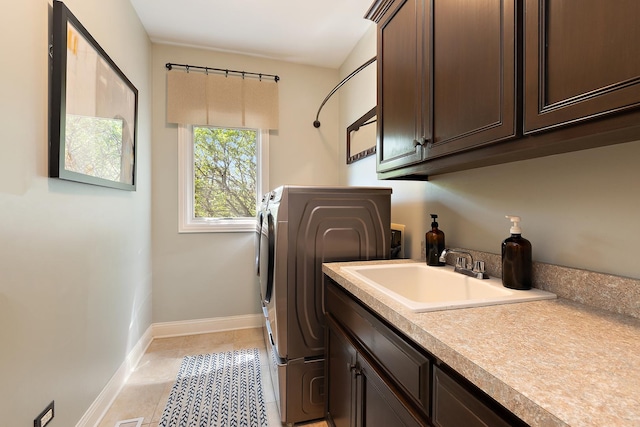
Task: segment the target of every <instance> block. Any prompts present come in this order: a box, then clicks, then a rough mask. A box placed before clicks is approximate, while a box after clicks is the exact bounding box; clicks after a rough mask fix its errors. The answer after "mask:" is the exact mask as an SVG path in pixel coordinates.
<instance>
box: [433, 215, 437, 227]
mask: <svg viewBox="0 0 640 427" xmlns="http://www.w3.org/2000/svg"><path fill="white" fill-rule="evenodd" d="M437 219H438V215H437V214H431V227H437V226H438V222H437Z"/></svg>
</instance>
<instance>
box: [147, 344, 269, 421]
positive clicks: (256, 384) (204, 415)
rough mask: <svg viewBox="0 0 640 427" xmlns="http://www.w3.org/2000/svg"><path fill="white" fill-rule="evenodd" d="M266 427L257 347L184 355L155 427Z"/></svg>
mask: <svg viewBox="0 0 640 427" xmlns="http://www.w3.org/2000/svg"><path fill="white" fill-rule="evenodd" d="M227 426H233V427H235V426H238V427H240V426H256V427H266V426H267V413H266V409H265V403H264V396H263V393H262V381H261V376H260V356H259V352H258V349H257V348H253V349H246V350H235V351H229V352H226V353H215V354H200V355H197V356H187V357H185V358H184V359H183V360H182V365H181V366H180V371H179V372H178V377H177V379H176V382H175V384H174V385H173V388H172V389H171V394H170V395H169V400H168V401H167V406H166V407H165V408H164V412H163V413H162V418H161V420H160V424H158V427H227Z"/></svg>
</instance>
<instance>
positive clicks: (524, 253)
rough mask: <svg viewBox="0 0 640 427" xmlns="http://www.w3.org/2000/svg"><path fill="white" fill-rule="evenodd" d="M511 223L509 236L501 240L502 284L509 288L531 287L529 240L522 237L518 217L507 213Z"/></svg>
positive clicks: (531, 264) (531, 262) (531, 265)
mask: <svg viewBox="0 0 640 427" xmlns="http://www.w3.org/2000/svg"><path fill="white" fill-rule="evenodd" d="M506 217H507V218H509V219H510V220H511V222H512V223H513V225H512V226H511V237H509V238H507V239H505V240H504V242H502V284H503V285H504V286H505V287H507V288H511V289H521V290H524V289H531V275H532V274H531V273H532V270H533V261H532V258H531V242H529V241H528V240H527V239H525V238H524V237H522V230H521V229H520V217H518V216H512V215H507V216H506Z"/></svg>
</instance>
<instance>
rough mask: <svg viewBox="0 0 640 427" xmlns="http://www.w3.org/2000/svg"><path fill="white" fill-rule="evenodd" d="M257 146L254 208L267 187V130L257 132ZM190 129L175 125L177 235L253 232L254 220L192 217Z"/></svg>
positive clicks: (189, 126)
mask: <svg viewBox="0 0 640 427" xmlns="http://www.w3.org/2000/svg"><path fill="white" fill-rule="evenodd" d="M259 132H260V139H259V141H258V144H257V147H256V148H257V150H258V152H257V158H258V171H257V180H258V182H257V183H256V184H257V187H258V191H257V194H256V206H259V203H260V198H261V196H262V194H263V193H266V192H267V191H268V190H267V189H268V188H269V131H268V130H263V129H262V130H260V131H259ZM193 180H194V171H193V126H191V125H178V232H179V233H232V232H247V231H250V232H255V231H256V227H257V225H256V224H257V222H256V219H255V218H251V219H249V218H247V219H228V220H225V219H214V218H195V217H194V216H193V200H194V197H193Z"/></svg>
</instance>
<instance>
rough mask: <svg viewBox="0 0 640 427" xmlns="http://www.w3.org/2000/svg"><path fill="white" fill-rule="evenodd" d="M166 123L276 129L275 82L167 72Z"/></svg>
mask: <svg viewBox="0 0 640 427" xmlns="http://www.w3.org/2000/svg"><path fill="white" fill-rule="evenodd" d="M167 122H169V123H179V124H190V125H211V126H221V127H247V128H254V129H277V128H278V83H277V82H276V81H273V80H270V79H269V80H267V79H257V78H249V77H244V76H242V77H240V76H233V75H225V74H215V73H200V72H183V71H168V72H167Z"/></svg>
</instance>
